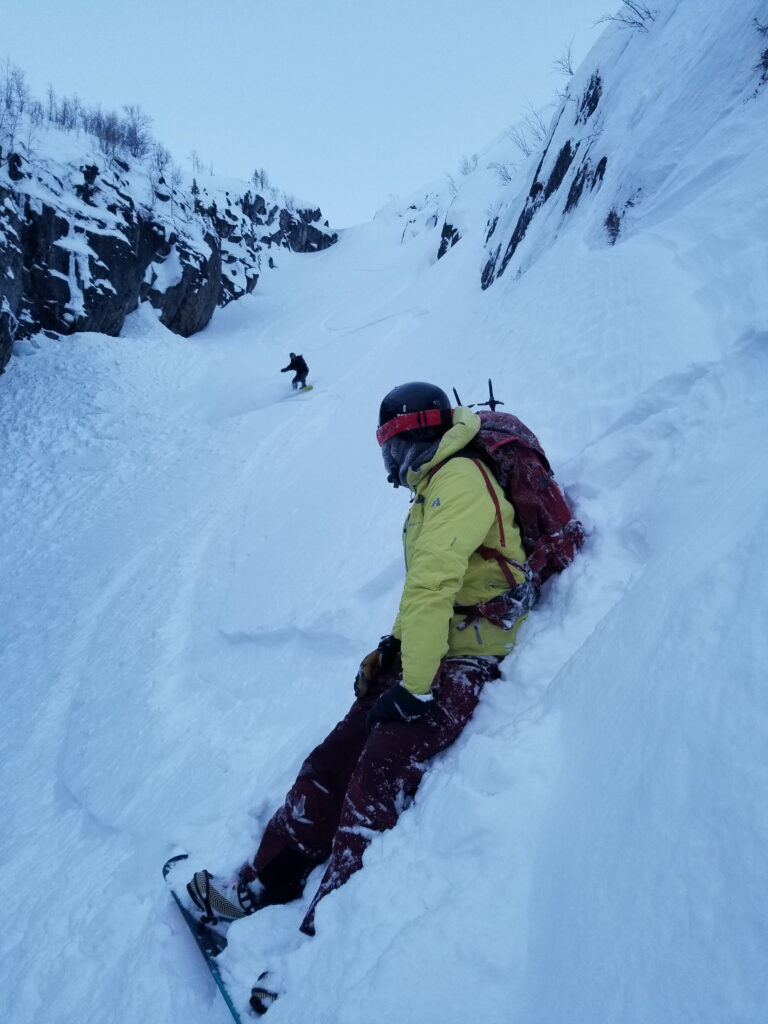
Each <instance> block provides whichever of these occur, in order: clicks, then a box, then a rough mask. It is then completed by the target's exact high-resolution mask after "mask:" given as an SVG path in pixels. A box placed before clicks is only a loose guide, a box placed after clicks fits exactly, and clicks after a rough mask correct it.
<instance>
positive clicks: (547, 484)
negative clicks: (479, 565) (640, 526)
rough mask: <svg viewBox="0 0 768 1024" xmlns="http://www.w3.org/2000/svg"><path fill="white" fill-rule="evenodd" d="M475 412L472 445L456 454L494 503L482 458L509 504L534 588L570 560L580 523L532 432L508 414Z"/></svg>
mask: <svg viewBox="0 0 768 1024" xmlns="http://www.w3.org/2000/svg"><path fill="white" fill-rule="evenodd" d="M478 415H479V417H480V419H481V421H482V425H481V427H480V430H479V432H478V433H477V434H476V435H475V437H474V439H473V441H472V444H471V445H470V446H469V447H468V448H467V449H465V450H464V452H461V453H457V454H460V455H465V456H468V457H470V458H473V461H475V462H476V463H477V465H478V468H479V469H480V470H481V472H483V476H484V477H486V480H485V482H486V486H487V487H488V491H489V493H490V494H491V497H492V498H493V499H494V502H495V501H496V495H495V492H494V490H493V488H492V486H491V483H490V481H489V480H488V478H487V476H486V474H485V472H484V471H483V465H482V463H483V462H484V463H485V464H486V465H487V466H488V467H489V468H490V469H491V471H492V472H493V474H494V476H495V477H496V479H497V480H498V482H499V483H500V484H501V487H502V488H503V490H504V493H505V495H506V496H507V498H508V499H509V501H510V502H511V503H512V505H513V506H514V509H515V512H516V513H517V515H516V521H517V525H518V527H519V529H520V536H521V538H522V541H523V547H524V548H525V553H526V561H527V564H528V567H529V568H530V570H531V572H532V574H533V581H534V584H535V586H536V590H537V592H538V590H539V588H540V587H541V584H542V583H544V581H545V580H547V579H549V577H550V576H554V575H555V574H556V573H559V572H562V571H563V569H565V568H566V566H568V565H570V564H571V562H572V561H573V559H574V557H575V555H576V552H577V551H578V549H579V548H580V547H581V546H582V544H583V543H584V527H583V526H582V525H581V523H580V522H579V520H578V519H575V518H574V517H573V514H572V512H571V509H570V506H569V505H568V502H567V501H566V500H565V496H564V494H563V492H562V491H561V490H560V488H559V487H558V485H557V483H556V481H555V478H554V474H553V473H552V468H551V466H550V464H549V460H548V459H547V456H546V455H545V454H544V449H543V448H542V447H541V445H540V444H539V441H538V438H537V437H536V435H535V434H534V433H533V432H532V431H531V430H529V429H528V427H526V426H525V424H524V423H521V421H520V420H519V419H518V418H517V416H512V415H510V414H509V413H504V412H496V411H495V410H494V411H492V412H485V411H483V412H479V413H478ZM474 456H477V458H474ZM496 511H497V515H498V518H499V528H500V530H501V533H502V538H503V535H504V534H503V527H502V523H501V509H499V508H498V506H497V510H496ZM502 543H503V539H502ZM482 553H483V554H484V557H500V554H499V553H498V552H491V551H490V550H489V551H488V552H487V554H486V553H485V552H482Z"/></svg>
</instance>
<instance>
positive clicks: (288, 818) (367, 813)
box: [249, 657, 501, 935]
mask: <svg viewBox="0 0 768 1024" xmlns="http://www.w3.org/2000/svg"><path fill="white" fill-rule="evenodd" d="M500 661H501V659H500V658H476V657H452V658H445V659H444V661H443V662H442V664H441V666H440V670H439V671H438V674H437V676H436V678H435V681H434V683H433V686H432V692H433V694H434V698H435V699H434V700H433V701H432V702H431V703H430V704H429V709H428V711H427V713H426V715H425V716H424V717H423V718H421V719H419V720H418V721H415V722H382V723H379V724H378V725H376V726H374V728H373V730H372V731H371V733H370V735H369V734H368V733H367V732H366V728H365V720H366V717H367V715H368V712H369V710H370V709H371V706H372V705H373V702H374V701H375V700H376V698H377V697H378V696H379V695H380V694H381V693H383V692H384V690H386V689H387V688H388V687H390V686H391V685H392V684H393V683H394V682H395V681H396V676H395V675H394V673H393V672H382V673H380V674H379V676H378V678H377V679H375V680H374V682H373V684H372V685H371V688H370V690H369V692H368V694H367V695H366V696H365V697H364V698H362V699H359V700H356V701H355V702H354V704H353V705H352V707H351V708H350V709H349V713H348V714H347V716H346V718H344V719H343V720H342V721H341V722H339V724H338V725H337V726H336V727H335V729H333V731H332V732H331V733H330V734H329V735H328V736H327V737H326V738H325V739H324V740H323V742H322V743H321V744H320V745H319V746H318V747H315V749H314V750H313V751H312V753H311V754H310V755H309V757H307V759H306V761H305V762H304V764H303V765H302V766H301V770H300V771H299V774H298V777H297V778H296V781H295V782H294V784H293V786H292V787H291V789H290V790H289V792H288V795H287V796H286V798H285V803H284V804H283V806H282V807H281V808H280V809H279V810H278V811H277V812H276V814H275V815H274V816H273V817H272V819H271V820H270V822H269V824H268V825H267V827H266V829H265V832H264V836H263V837H262V840H261V843H260V845H259V848H258V850H257V852H256V855H255V857H254V859H253V862H252V871H253V873H254V874H255V876H256V877H257V878H259V880H260V881H261V882H262V883H263V884H264V885H265V887H266V889H267V890H269V887H270V884H272V883H275V880H277V884H276V892H279V891H280V890H282V895H278V896H277V897H276V898H275V902H286V901H287V900H288V899H291V898H295V897H296V896H298V895H300V893H301V889H302V887H303V883H304V881H305V879H306V877H307V875H308V874H309V872H310V871H311V870H312V868H313V867H315V866H316V865H318V864H322V863H323V861H325V860H328V864H327V866H326V869H325V874H324V875H323V878H322V881H321V882H320V886H319V888H318V890H317V893H316V894H315V897H314V899H313V900H312V903H311V905H310V907H309V910H308V912H307V914H306V917H305V918H304V921H303V923H302V925H301V930H302V931H303V932H306V933H307V934H310V935H313V934H314V917H315V908H316V907H317V904H318V902H319V900H321V899H322V898H323V896H325V895H327V894H328V893H329V892H332V891H333V890H334V889H337V888H338V887H339V886H340V885H343V883H344V882H346V881H347V879H348V878H349V877H350V876H351V875H352V874H354V872H355V871H358V870H359V869H360V868H361V867H362V863H363V853H364V852H365V849H366V847H367V846H368V844H369V843H370V841H371V833H375V832H383V831H384V830H385V829H389V828H392V827H393V825H394V824H395V822H396V821H397V818H398V815H399V814H400V812H401V811H402V810H403V807H404V806H405V804H406V802H407V800H408V798H409V797H412V796H413V794H414V793H415V792H416V789H417V787H418V785H419V782H420V781H421V778H422V776H423V775H424V773H425V771H426V769H427V762H428V761H429V759H430V758H431V757H434V755H435V754H437V753H438V752H439V751H441V750H444V749H445V748H446V747H448V746H449V745H450V744H451V743H453V741H454V740H455V739H456V737H457V736H458V735H459V733H460V732H461V730H462V729H463V728H464V726H465V725H466V724H467V722H468V721H469V719H470V718H471V717H472V713H473V711H474V710H475V707H476V705H477V702H478V699H479V697H480V692H481V690H482V688H483V686H484V685H485V683H486V682H488V681H489V680H491V679H498V677H499V675H500V672H499V662H500ZM329 858H330V859H329ZM249 873H250V872H249ZM291 875H292V876H293V878H291V877H290V876H291Z"/></svg>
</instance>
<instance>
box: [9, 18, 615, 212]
mask: <svg viewBox="0 0 768 1024" xmlns="http://www.w3.org/2000/svg"><path fill="white" fill-rule="evenodd" d="M619 6H620V4H619V2H618V0H536V2H534V0H527V2H523V0H0V33H1V34H0V59H3V61H4V60H5V59H6V58H7V59H8V60H10V61H11V63H12V64H15V65H18V66H19V67H21V68H22V70H23V71H24V72H25V73H26V77H27V82H28V85H29V86H30V88H31V90H32V92H33V93H34V95H36V96H38V97H39V98H40V99H43V98H44V94H45V92H46V90H47V87H48V84H49V83H50V84H51V85H53V87H54V90H55V91H56V92H57V93H58V94H59V95H72V94H74V93H76V94H77V95H78V96H79V97H80V99H81V100H83V101H84V102H85V103H86V104H87V105H89V106H97V105H99V104H100V105H101V106H102V107H103V108H104V109H108V110H120V108H121V107H122V106H123V105H124V104H129V103H131V104H139V105H140V106H141V107H142V108H143V109H144V110H145V111H146V113H147V114H149V115H150V116H151V117H152V118H153V128H152V130H153V134H154V136H155V138H157V139H158V140H159V141H160V142H162V143H163V144H164V145H165V146H167V147H168V148H169V149H170V150H171V152H172V154H173V157H174V159H175V161H176V162H177V163H178V164H179V165H181V166H182V167H183V168H184V169H185V170H187V171H191V166H192V164H191V153H192V151H193V150H194V151H196V152H197V153H198V154H199V156H200V158H201V159H202V160H203V162H204V163H205V164H206V165H209V164H212V165H213V168H214V171H215V173H216V174H222V175H231V176H233V177H239V178H248V177H250V175H251V173H252V172H253V170H254V169H255V168H256V167H264V168H265V169H266V170H267V171H268V173H269V176H270V179H271V181H272V183H273V184H274V185H276V186H277V187H279V188H280V189H282V190H284V191H286V192H288V193H290V194H292V195H293V196H295V197H296V198H297V199H298V200H302V201H309V202H312V203H313V204H316V205H319V206H321V207H322V210H323V213H324V214H325V216H326V217H328V218H329V219H330V222H331V224H332V225H333V226H334V227H345V226H347V225H349V224H354V223H359V222H362V221H368V220H370V219H371V218H372V217H373V215H374V213H375V212H376V210H377V209H378V207H379V206H381V205H382V204H383V203H385V202H386V201H387V200H388V199H389V198H390V197H392V196H395V195H408V194H409V193H410V192H412V191H413V190H415V189H417V188H419V187H420V186H421V185H423V184H428V183H429V182H431V181H433V180H435V179H438V178H442V177H443V175H445V174H455V173H456V171H457V170H458V165H459V162H460V160H461V158H462V157H463V156H471V155H472V154H473V153H475V152H476V151H478V150H479V149H482V148H483V147H484V146H485V145H487V144H488V143H489V142H491V141H492V140H493V139H494V138H495V137H496V136H498V135H500V134H501V132H503V131H504V129H505V128H506V127H507V126H508V125H509V124H511V123H513V122H514V121H515V120H516V119H517V118H518V117H519V116H520V115H521V114H523V113H524V112H525V110H526V108H527V105H528V103H532V104H533V105H534V106H536V107H543V106H544V105H545V104H546V103H547V102H548V101H550V100H551V99H552V98H553V96H554V93H555V90H556V89H557V88H560V87H561V86H562V84H563V78H562V77H561V76H559V75H558V74H557V73H555V72H553V70H552V64H553V62H554V61H555V60H556V59H557V58H558V57H560V56H562V55H563V54H564V53H565V51H566V49H567V47H568V45H569V44H572V48H573V55H574V58H575V61H576V63H577V64H578V63H579V62H580V61H581V60H582V59H583V57H584V56H585V55H586V53H587V51H588V50H589V48H590V47H591V46H592V44H593V42H594V41H595V39H596V38H597V36H598V35H599V33H600V32H601V31H602V28H603V27H604V26H598V27H597V28H596V27H595V22H596V21H597V19H598V18H599V17H600V16H601V15H603V14H606V13H611V12H613V11H614V10H616V9H617V8H618V7H619Z"/></svg>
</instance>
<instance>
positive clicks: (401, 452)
mask: <svg viewBox="0 0 768 1024" xmlns="http://www.w3.org/2000/svg"><path fill="white" fill-rule="evenodd" d="M439 444H440V439H439V438H438V439H437V440H433V441H416V440H414V439H413V438H411V437H408V436H407V435H405V434H396V435H395V436H394V437H391V438H390V439H389V440H388V441H385V442H384V444H383V445H382V446H381V457H382V458H383V460H384V466H385V468H386V470H387V480H388V481H389V482H390V483H391V484H392V486H393V487H399V486H400V485H401V484H402V485H403V486H404V487H407V486H408V470H409V469H418V468H419V466H423V465H424V463H425V462H429V460H430V459H431V458H432V456H433V455H434V454H435V452H436V451H437V447H438V445H439Z"/></svg>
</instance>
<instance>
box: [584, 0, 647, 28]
mask: <svg viewBox="0 0 768 1024" xmlns="http://www.w3.org/2000/svg"><path fill="white" fill-rule="evenodd" d="M655 20H656V12H655V11H652V10H651V8H650V7H649V6H648V5H647V4H644V3H640V0H623V3H622V7H621V9H620V10H618V11H617V12H616V13H615V14H604V15H603V16H602V18H598V19H597V24H598V25H600V24H602V23H603V22H606V21H615V22H617V23H618V24H619V25H623V26H624V28H636V29H639V30H640V31H641V32H647V31H648V22H650V21H655Z"/></svg>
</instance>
